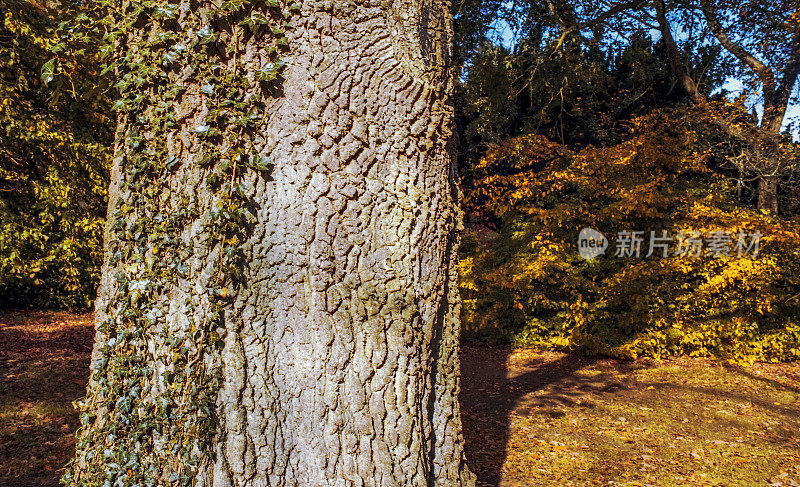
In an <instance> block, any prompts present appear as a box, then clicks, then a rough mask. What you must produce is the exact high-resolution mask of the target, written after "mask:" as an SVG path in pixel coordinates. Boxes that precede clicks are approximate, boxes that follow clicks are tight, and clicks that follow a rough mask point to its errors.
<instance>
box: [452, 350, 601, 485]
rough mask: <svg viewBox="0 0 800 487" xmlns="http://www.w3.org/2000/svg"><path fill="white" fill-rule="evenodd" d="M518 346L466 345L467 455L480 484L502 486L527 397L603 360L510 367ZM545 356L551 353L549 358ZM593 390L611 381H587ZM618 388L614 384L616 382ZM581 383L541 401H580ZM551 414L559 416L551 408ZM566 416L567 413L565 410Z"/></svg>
mask: <svg viewBox="0 0 800 487" xmlns="http://www.w3.org/2000/svg"><path fill="white" fill-rule="evenodd" d="M512 353H513V350H506V349H496V348H489V347H485V348H483V347H482V348H476V347H470V346H464V347H462V349H461V371H462V373H461V396H460V399H461V404H462V417H463V421H464V436H465V440H466V455H467V461H468V462H469V465H470V468H471V469H472V471H473V472H474V473H475V474H476V475H477V477H478V485H479V486H484V487H488V486H491V487H497V486H500V485H501V480H502V477H503V464H504V463H505V460H506V447H507V444H508V441H509V436H510V433H509V425H510V420H511V417H510V416H511V414H512V413H513V412H514V411H515V410H517V411H519V410H523V411H524V410H525V409H526V404H525V402H526V401H525V396H527V395H529V394H531V393H534V392H536V391H540V390H542V389H543V388H545V387H547V386H548V385H550V384H555V383H564V382H570V381H572V380H573V379H574V377H575V374H576V373H577V372H578V371H579V370H581V369H583V368H584V367H586V366H587V365H590V364H593V363H595V362H597V360H598V359H595V358H587V357H576V356H560V358H556V359H555V360H547V359H545V358H540V359H534V360H526V361H525V362H524V363H519V364H515V366H514V367H509V362H510V361H513V358H512V357H511V355H512ZM543 357H545V356H543ZM583 386H585V387H589V388H591V389H599V388H607V387H609V384H607V383H598V384H583ZM611 387H613V386H611ZM580 389H581V388H580V387H578V388H576V389H575V391H574V392H569V391H562V392H561V393H559V394H551V395H547V396H545V397H538V398H537V401H538V402H539V403H541V402H542V401H544V403H545V404H549V405H551V406H556V405H566V406H571V405H573V404H575V402H576V399H575V396H577V395H580ZM544 411H547V412H545V414H559V412H558V411H557V410H555V409H552V408H547V409H545V410H544ZM561 414H563V413H561Z"/></svg>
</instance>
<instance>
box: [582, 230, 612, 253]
mask: <svg viewBox="0 0 800 487" xmlns="http://www.w3.org/2000/svg"><path fill="white" fill-rule="evenodd" d="M607 248H608V239H607V238H606V237H605V235H603V234H602V233H600V232H598V231H597V230H595V229H593V228H584V229H583V230H581V233H579V234H578V253H579V254H580V255H581V257H583V258H584V259H594V258H595V257H597V256H599V255H603V254H605V253H606V249H607Z"/></svg>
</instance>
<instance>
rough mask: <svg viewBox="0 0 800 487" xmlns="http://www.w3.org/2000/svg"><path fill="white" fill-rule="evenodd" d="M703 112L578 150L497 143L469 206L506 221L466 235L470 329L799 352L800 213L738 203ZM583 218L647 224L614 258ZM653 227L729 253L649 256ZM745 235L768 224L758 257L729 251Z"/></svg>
mask: <svg viewBox="0 0 800 487" xmlns="http://www.w3.org/2000/svg"><path fill="white" fill-rule="evenodd" d="M706 117H707V113H705V112H703V111H702V110H699V109H695V110H688V111H657V112H654V113H652V114H650V115H647V116H644V117H640V118H637V119H635V120H634V121H633V122H632V123H631V138H630V139H629V140H627V141H626V142H624V143H622V144H619V145H617V146H614V147H609V148H602V149H598V148H594V147H588V148H586V149H583V150H581V151H580V152H577V153H575V152H571V151H569V150H568V149H566V148H564V147H561V146H558V145H557V144H553V143H551V142H548V141H546V140H544V139H543V138H541V137H538V136H527V137H520V138H517V139H512V140H509V141H506V142H504V143H502V144H500V145H498V146H497V147H495V148H494V149H493V150H492V151H490V152H489V153H488V154H487V156H486V157H485V158H484V159H483V160H482V161H481V163H480V165H479V167H478V173H477V176H478V177H477V178H476V184H475V188H476V189H475V190H472V191H470V192H469V193H468V194H467V195H466V199H465V205H466V207H467V211H468V212H469V213H477V212H478V211H483V212H485V211H487V210H488V211H489V212H492V213H494V214H495V215H497V216H500V217H502V220H503V224H502V226H501V227H500V229H499V231H498V232H492V231H490V230H487V229H485V228H481V227H480V226H477V225H472V226H471V228H470V230H468V235H467V236H466V238H465V245H464V248H463V250H462V259H461V262H460V271H461V272H460V274H461V285H460V286H461V294H462V297H463V302H464V303H463V308H462V309H463V311H462V321H463V324H464V332H465V335H466V336H467V337H473V338H474V337H480V338H484V339H491V340H509V341H512V342H513V343H514V344H516V345H518V346H530V347H537V348H543V349H556V350H564V349H577V350H581V351H584V352H587V353H597V354H609V355H613V356H618V357H637V356H645V355H646V356H652V357H663V356H668V355H678V354H688V355H692V356H709V355H713V356H720V357H727V358H730V359H732V360H736V361H739V362H748V361H753V360H770V361H784V360H796V359H797V358H798V357H800V318H799V317H800V250H799V249H800V233H799V232H800V219H798V218H791V219H789V218H779V217H775V216H771V215H768V214H764V213H760V212H757V211H755V210H752V209H749V208H746V207H744V206H743V205H741V204H739V203H738V202H737V200H736V186H735V182H733V181H732V180H731V179H729V178H727V177H726V176H725V175H723V174H721V173H719V172H718V171H716V170H715V169H714V168H716V167H719V166H720V160H721V159H722V158H724V157H725V155H726V154H724V153H720V152H719V151H715V150H712V148H711V145H710V144H708V143H707V141H708V140H709V139H710V138H712V137H714V136H716V135H715V134H714V133H713V130H712V129H709V128H708V124H706V123H704V120H707V118H706ZM584 227H591V228H594V229H597V230H599V231H601V232H603V233H604V234H605V235H606V236H607V237H611V238H613V237H615V236H616V235H617V234H618V232H622V231H634V230H641V231H645V234H644V240H645V242H644V244H643V245H642V249H641V250H642V254H641V255H642V257H640V258H616V257H614V250H615V249H614V246H613V245H611V246H610V248H609V249H608V250H607V251H606V254H605V255H601V256H599V257H596V258H593V259H589V260H584V259H583V258H581V257H580V255H579V252H578V247H577V240H578V233H579V231H580V230H581V229H582V228H584ZM650 230H652V231H655V232H656V234H657V235H659V236H660V235H661V232H662V231H667V232H669V234H670V235H672V236H677V235H678V234H680V232H684V234H685V235H690V234H691V232H701V234H702V235H704V236H706V237H708V236H709V235H710V234H711V233H712V232H717V231H722V232H728V233H729V234H730V235H731V236H732V242H731V244H730V248H731V255H730V256H724V255H723V256H714V255H712V254H707V253H705V252H703V255H701V256H698V257H693V256H688V255H676V253H675V252H674V251H675V250H676V249H677V244H676V243H673V245H672V246H671V247H670V253H669V255H668V256H667V257H666V258H662V257H660V255H659V254H658V253H656V254H655V255H653V256H651V257H644V256H645V255H646V254H647V252H648V244H649V237H650V235H649V231H650ZM739 232H747V233H755V232H760V233H761V235H762V237H761V239H760V251H759V253H758V255H757V256H756V257H753V256H752V255H749V254H748V255H744V254H743V255H742V256H741V257H740V256H739V255H738V252H736V251H735V250H734V247H735V244H736V243H737V240H738V237H737V236H738V234H739ZM750 240H751V239H747V243H750Z"/></svg>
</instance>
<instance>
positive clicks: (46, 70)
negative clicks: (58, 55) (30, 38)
mask: <svg viewBox="0 0 800 487" xmlns="http://www.w3.org/2000/svg"><path fill="white" fill-rule="evenodd" d="M55 68H56V60H55V59H51V60H49V61H47V62H46V63H44V65H43V66H42V81H43V82H44V84H49V83H50V82H51V81H53V74H54V72H55Z"/></svg>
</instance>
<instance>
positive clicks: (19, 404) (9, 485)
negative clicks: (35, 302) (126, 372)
mask: <svg viewBox="0 0 800 487" xmlns="http://www.w3.org/2000/svg"><path fill="white" fill-rule="evenodd" d="M93 337H94V327H93V321H92V318H91V315H89V314H84V315H74V314H69V313H59V312H6V313H0V485H2V486H4V487H23V486H24V487H34V486H36V487H42V486H53V487H55V486H57V485H59V483H58V480H59V478H60V477H61V474H62V473H63V472H62V471H60V469H61V468H62V467H63V466H64V465H65V464H66V463H67V461H68V460H69V459H70V458H71V456H72V452H73V449H74V439H73V437H72V432H73V431H75V429H76V428H77V427H78V415H77V412H76V411H75V410H74V409H73V407H72V401H73V400H75V399H77V398H79V397H81V396H83V394H84V393H85V389H86V381H87V377H88V373H89V368H88V364H89V355H90V353H91V344H92V340H93Z"/></svg>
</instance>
